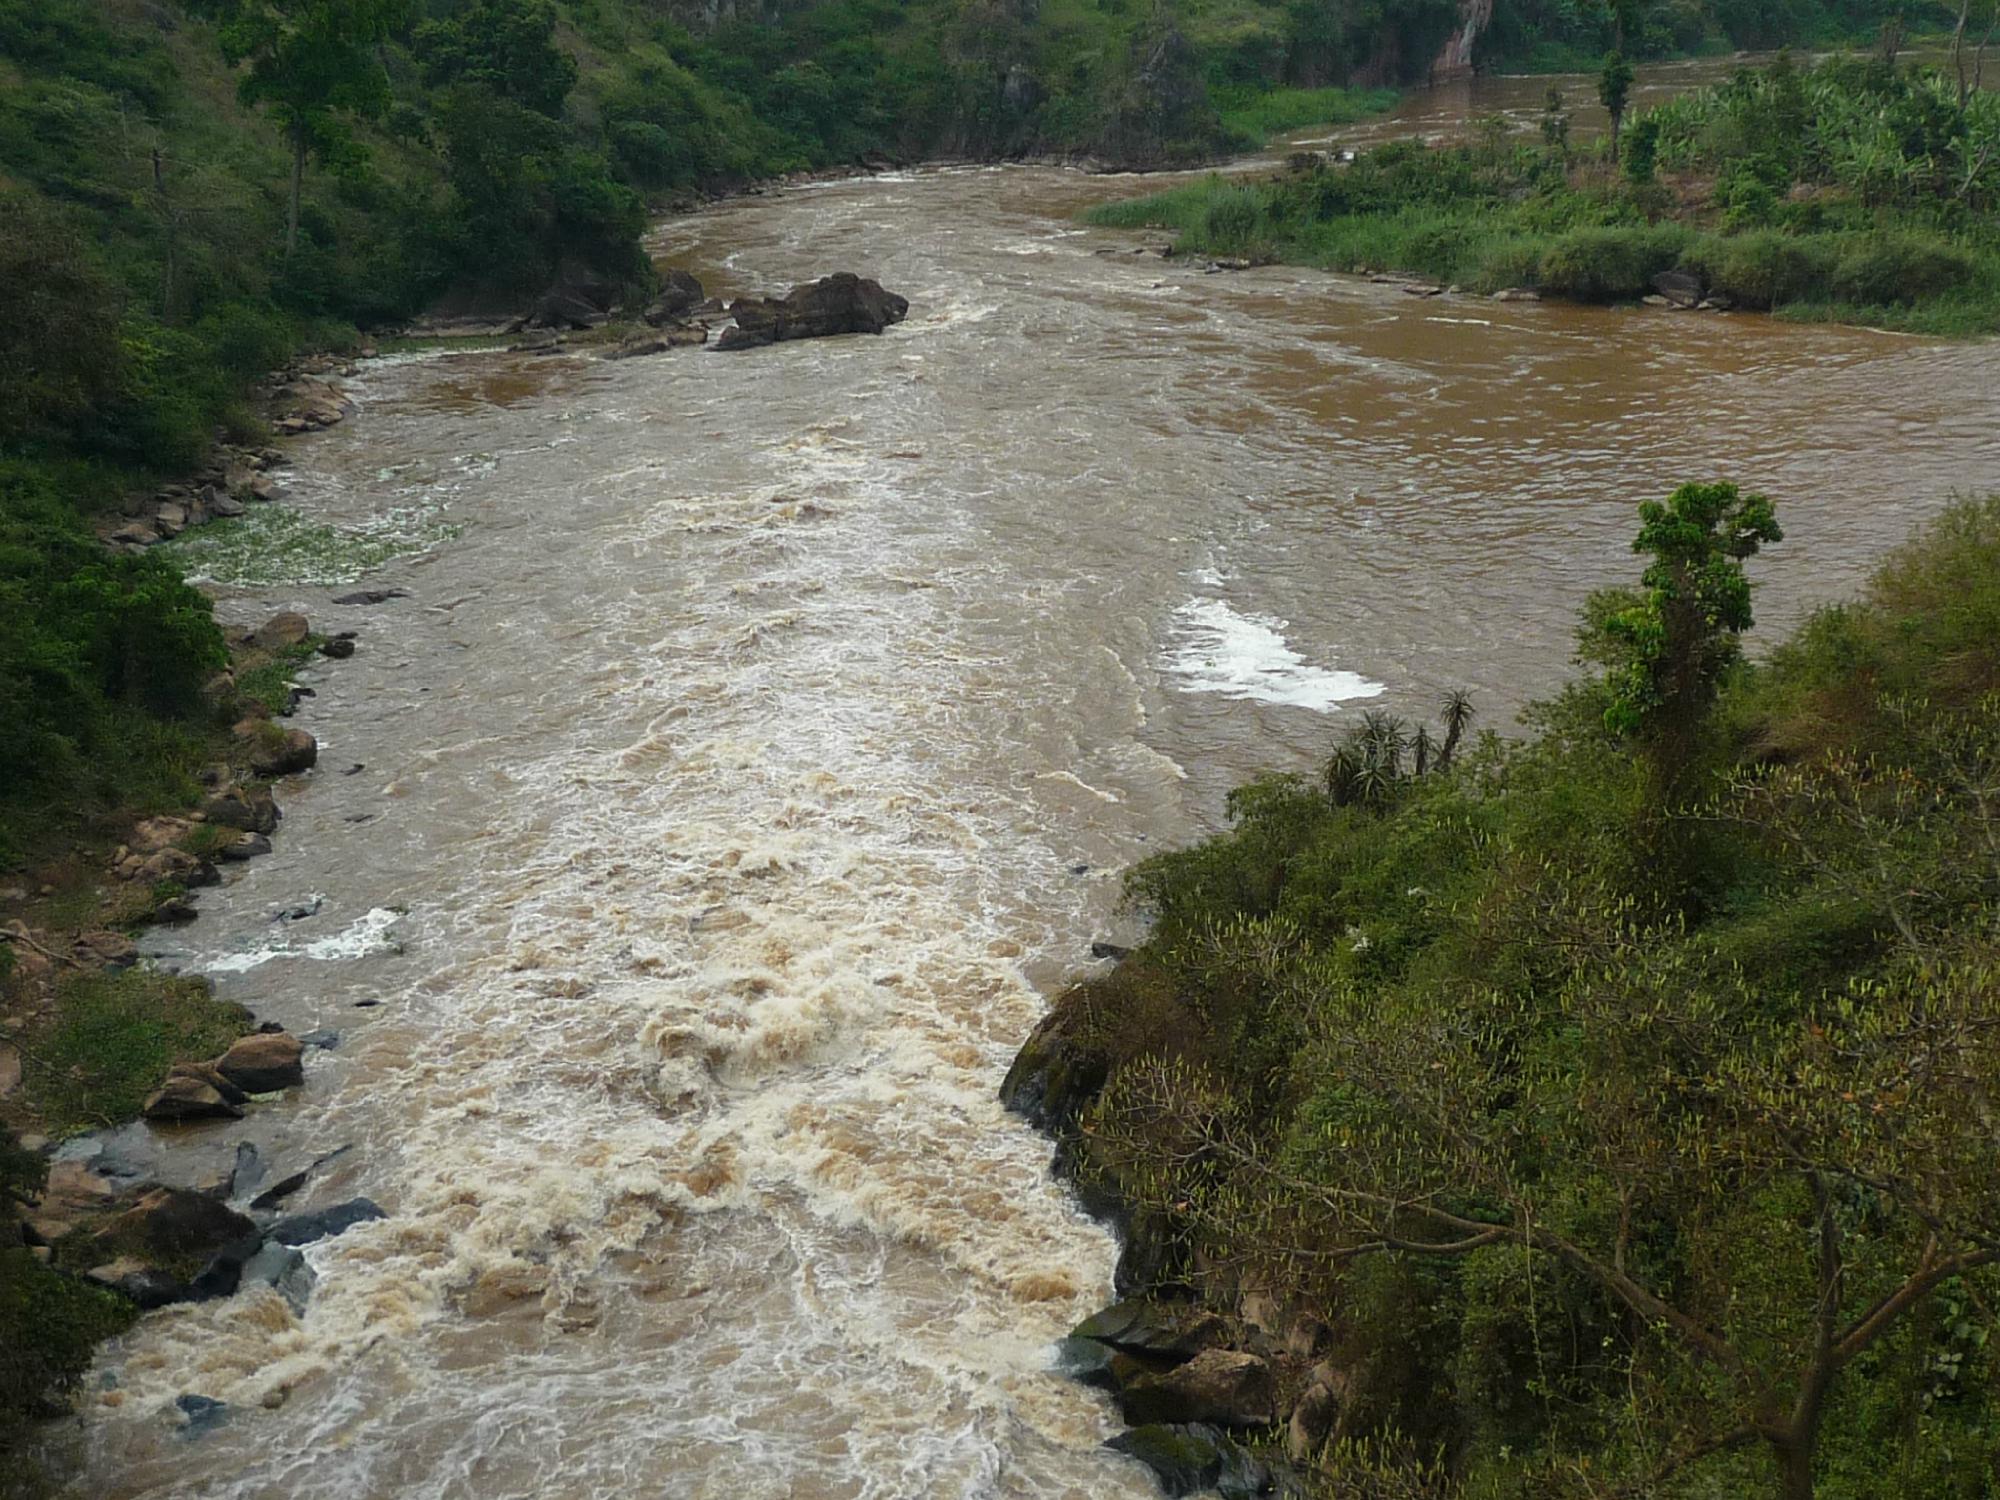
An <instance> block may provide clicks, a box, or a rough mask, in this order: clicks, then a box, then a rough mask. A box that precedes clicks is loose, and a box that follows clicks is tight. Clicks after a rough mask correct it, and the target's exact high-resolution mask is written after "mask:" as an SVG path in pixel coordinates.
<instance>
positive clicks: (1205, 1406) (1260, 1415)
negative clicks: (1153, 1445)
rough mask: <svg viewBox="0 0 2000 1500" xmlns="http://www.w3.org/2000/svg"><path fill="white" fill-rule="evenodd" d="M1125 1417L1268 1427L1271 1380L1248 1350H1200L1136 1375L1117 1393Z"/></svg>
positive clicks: (1273, 1402) (1273, 1403)
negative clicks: (1180, 1361)
mask: <svg viewBox="0 0 2000 1500" xmlns="http://www.w3.org/2000/svg"><path fill="white" fill-rule="evenodd" d="M1119 1406H1120V1408H1121V1409H1122V1411H1123V1413H1124V1416H1125V1420H1126V1421H1127V1422H1129V1423H1131V1424H1132V1425H1133V1426H1135V1427H1143V1426H1146V1425H1148V1424H1149V1423H1154V1422H1173V1423H1179V1422H1213V1423H1216V1424H1217V1425H1219V1426H1223V1427H1268V1426H1269V1425H1270V1424H1271V1423H1273V1422H1275V1421H1276V1420H1277V1418H1278V1413H1277V1382H1276V1380H1275V1379H1274V1378H1273V1376H1272V1374H1271V1367H1270V1365H1269V1364H1267V1363H1266V1362H1265V1361H1264V1360H1262V1359H1259V1358H1258V1357H1257V1356H1256V1355H1254V1354H1241V1353H1237V1352H1235V1351H1233V1350H1229V1349H1204V1350H1202V1351H1201V1353H1199V1354H1197V1355H1196V1356H1195V1357H1194V1358H1193V1359H1191V1360H1189V1361H1188V1362H1187V1363H1186V1364H1184V1365H1178V1366H1176V1367H1175V1368H1173V1369H1171V1370H1164V1371H1161V1372H1159V1373H1157V1374H1152V1375H1145V1376H1141V1377H1139V1378H1138V1379H1136V1380H1134V1381H1133V1382H1132V1383H1131V1384H1130V1385H1128V1386H1126V1387H1125V1389H1124V1390H1123V1391H1121V1392H1120V1393H1119Z"/></svg>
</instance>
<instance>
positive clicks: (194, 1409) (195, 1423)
mask: <svg viewBox="0 0 2000 1500" xmlns="http://www.w3.org/2000/svg"><path fill="white" fill-rule="evenodd" d="M174 1405H175V1406H177V1407H179V1408H180V1412H181V1415H182V1416H184V1417H186V1418H187V1420H186V1421H185V1422H183V1423H182V1424H181V1428H180V1434H181V1436H182V1437H184V1438H188V1439H194V1438H198V1437H205V1436H206V1435H207V1434H209V1433H211V1432H213V1431H215V1429H216V1428H218V1427H220V1426H222V1424H223V1423H225V1422H227V1421H228V1420H229V1406H228V1403H226V1402H222V1401H217V1400H215V1399H214V1398H213V1397H210V1396H195V1395H185V1396H176V1397H175V1398H174Z"/></svg>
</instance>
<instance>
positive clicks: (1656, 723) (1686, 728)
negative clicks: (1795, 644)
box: [1582, 484, 1784, 789]
mask: <svg viewBox="0 0 2000 1500" xmlns="http://www.w3.org/2000/svg"><path fill="white" fill-rule="evenodd" d="M1639 522H1640V525H1639V534H1638V536H1637V538H1636V539H1635V540H1634V541H1633V543H1632V549H1633V550H1634V551H1635V552H1639V553H1642V554H1645V555H1649V556H1650V557H1651V558H1652V559H1653V560H1652V562H1651V564H1650V565H1649V566H1648V567H1647V569H1646V571H1645V573H1644V574H1643V575H1642V576H1641V578H1640V584H1641V587H1640V588H1638V589H1636V590H1631V589H1613V590H1607V591H1605V592H1602V593H1599V594H1597V595H1595V596H1594V597H1593V598H1592V599H1591V600H1590V602H1589V604H1588V605H1587V606H1586V608H1585V613H1584V628H1583V632H1582V654H1583V656H1584V657H1585V659H1586V660H1590V661H1594V662H1597V663H1598V664H1600V665H1602V666H1605V667H1608V668H1609V669H1610V671H1609V673H1608V675H1607V677H1606V687H1607V689H1608V691H1609V701H1608V703H1607V705H1606V707H1605V711H1604V721H1605V725H1606V727H1608V728H1609V729H1611V730H1612V731H1613V732H1614V733H1617V734H1620V735H1624V736H1628V737H1631V738H1633V739H1635V740H1636V741H1637V742H1638V743H1639V745H1640V747H1641V750H1642V752H1643V753H1644V754H1645V755H1646V756H1647V757H1648V759H1649V760H1650V761H1651V762H1652V763H1653V767H1654V771H1655V780H1656V785H1658V786H1659V787H1661V788H1662V789H1664V788H1667V787H1670V786H1671V785H1672V784H1673V783H1674V782H1675V780H1676V779H1677V778H1678V777H1679V775H1680V774H1681V772H1682V771H1683V770H1684V769H1685V768H1686V766H1687V765H1688V763H1689V760H1690V758H1691V756H1692V752H1693V749H1694V746H1695V743H1696V740H1697V737H1698V736H1699V733H1700V729H1701V725H1702V721H1703V718H1704V716H1705V715H1706V714H1707V712H1708V708H1709V705H1710V704H1711V703H1713V702H1714V701H1715V694H1716V689H1717V688H1718V687H1719V686H1720V684H1721V681H1722V675H1723V673H1724V672H1725V671H1727V670H1728V669H1729V667H1730V666H1731V665H1732V664H1734V663H1735V662H1736V661H1737V660H1738V659H1739V658H1740V656H1741V655H1742V641H1741V637H1742V634H1743V632H1744V631H1746V630H1748V629H1749V628H1750V626H1751V624H1752V618H1753V617H1752V613H1751V608H1750V580H1749V577H1748V576H1747V575H1746V574H1745V573H1744V571H1743V564H1744V563H1745V561H1747V560H1748V559H1749V558H1752V557H1754V556H1756V555H1757V552H1758V550H1759V549H1760V548H1762V547H1764V546H1765V545H1767V544H1769V543H1772V542H1777V541H1782V540H1783V539H1784V532H1783V530H1782V529H1781V528H1780V527H1779V525H1778V517H1777V512H1776V509H1775V508H1774V507H1773V506H1772V504H1771V502H1770V500H1768V499H1767V498H1765V497H1764V496H1762V495H1754V494H1752V495H1746V494H1744V493H1743V492H1742V491H1741V490H1739V489H1738V488H1737V487H1736V486H1735V485H1733V484H1684V485H1682V486H1681V487H1680V488H1679V489H1677V490H1675V491H1674V492H1673V494H1671V495H1670V496H1668V497H1667V499H1666V500H1664V501H1658V500H1649V501H1647V502H1646V503H1645V504H1644V505H1642V506H1640V507H1639Z"/></svg>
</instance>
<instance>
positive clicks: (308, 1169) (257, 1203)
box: [250, 1144, 365, 1213]
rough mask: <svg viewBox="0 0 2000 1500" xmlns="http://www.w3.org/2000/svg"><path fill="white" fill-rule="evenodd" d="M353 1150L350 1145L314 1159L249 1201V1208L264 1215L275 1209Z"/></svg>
mask: <svg viewBox="0 0 2000 1500" xmlns="http://www.w3.org/2000/svg"><path fill="white" fill-rule="evenodd" d="M353 1149H354V1147H353V1146H352V1144H349V1145H346V1146H341V1147H339V1148H337V1149H335V1150H333V1151H329V1152H327V1154H326V1155H324V1156H321V1157H316V1158H314V1159H313V1161H312V1162H311V1163H310V1164H309V1165H307V1166H305V1167H303V1168H301V1169H300V1170H299V1171H296V1172H294V1173H292V1175H291V1176H289V1177H287V1178H285V1179H284V1180H283V1181H281V1182H276V1183H273V1184H272V1185H271V1186H270V1187H269V1188H268V1189H266V1190H265V1191H264V1192H261V1193H259V1194H258V1195H257V1196H256V1197H255V1198H254V1199H252V1200H251V1203H250V1207H251V1208H252V1209H253V1210H255V1211H256V1212H258V1213H264V1212H267V1211H269V1210H271V1209H274V1208H276V1207H277V1206H278V1205H279V1204H280V1203H283V1202H284V1201H285V1200H286V1199H287V1198H289V1197H291V1196H292V1194H294V1193H296V1192H297V1191H298V1190H299V1189H300V1188H302V1187H304V1186H305V1185H306V1184H307V1183H308V1182H310V1181H312V1178H313V1174H314V1173H315V1172H317V1171H318V1170H319V1169H320V1168H321V1167H324V1166H326V1165H327V1164H328V1163H330V1162H336V1161H339V1160H340V1158H341V1157H343V1156H345V1155H347V1153H348V1152H350V1151H352V1150H353ZM364 1201H365V1200H364Z"/></svg>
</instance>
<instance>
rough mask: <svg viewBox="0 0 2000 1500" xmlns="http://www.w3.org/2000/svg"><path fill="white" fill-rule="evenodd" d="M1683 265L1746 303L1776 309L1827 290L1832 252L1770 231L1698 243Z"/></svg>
mask: <svg viewBox="0 0 2000 1500" xmlns="http://www.w3.org/2000/svg"><path fill="white" fill-rule="evenodd" d="M1681 265H1682V267H1683V269H1685V270H1688V271H1691V272H1693V273H1694V274H1696V275H1698V276H1700V277H1701V278H1702V279H1703V281H1705V282H1706V283H1707V284H1708V285H1709V286H1710V287H1712V288H1714V289H1715V290H1716V291H1719V292H1723V293H1726V294H1727V295H1728V296H1729V297H1731V298H1733V299H1734V300H1735V301H1736V302H1738V303H1739V304H1741V305H1742V306H1744V307H1750V308H1772V307H1782V306H1783V305H1784V304H1785V303H1787V302H1798V301H1803V300H1805V299H1806V298H1809V297H1812V296H1814V295H1817V294H1819V293H1820V292H1822V291H1823V290H1824V288H1825V285H1826V278H1827V273H1828V270H1829V269H1830V265H1831V254H1830V252H1829V250H1828V249H1827V247H1826V246H1825V245H1824V244H1823V243H1822V242H1821V241H1819V240H1816V239H1806V238H1801V237H1797V236H1793V235H1785V234H1779V233H1777V232H1776V231H1774V230H1766V231H1764V232H1762V233H1758V234H1739V235H1729V236H1726V237H1725V236H1717V237H1710V238H1707V239H1704V240H1700V241H1697V242H1696V243H1695V244H1694V245H1692V246H1690V247H1689V249H1688V252H1687V254H1686V255H1685V256H1683V257H1682V261H1681Z"/></svg>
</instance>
